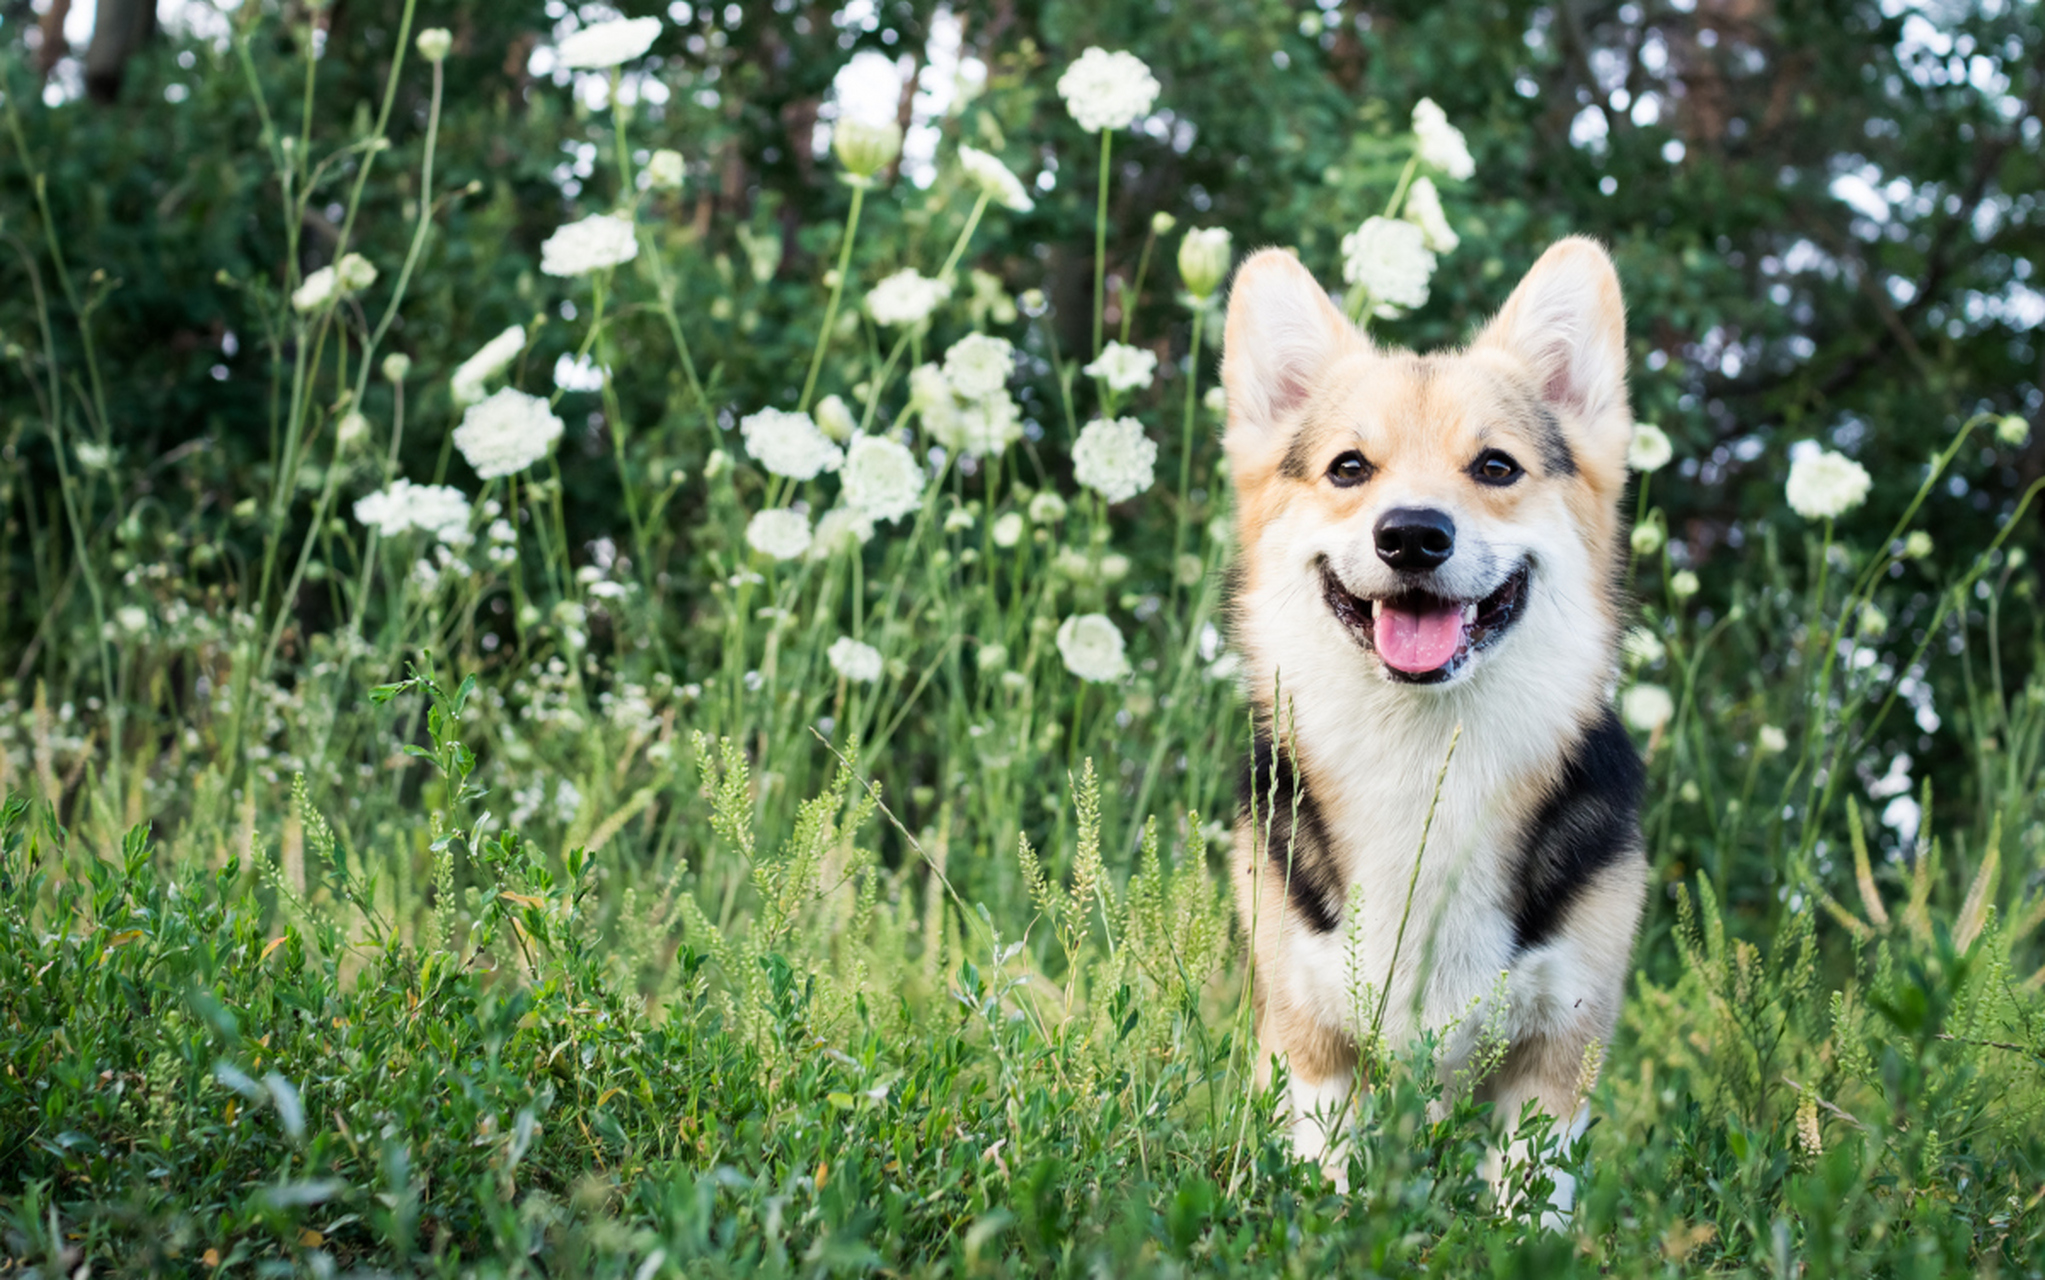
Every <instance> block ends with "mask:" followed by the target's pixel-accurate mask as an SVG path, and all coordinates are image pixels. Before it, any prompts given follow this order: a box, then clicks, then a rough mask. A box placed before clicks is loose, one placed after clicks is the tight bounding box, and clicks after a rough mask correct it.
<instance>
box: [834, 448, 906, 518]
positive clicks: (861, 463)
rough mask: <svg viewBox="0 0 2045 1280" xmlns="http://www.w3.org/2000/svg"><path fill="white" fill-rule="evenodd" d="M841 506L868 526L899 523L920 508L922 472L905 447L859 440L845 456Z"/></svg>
mask: <svg viewBox="0 0 2045 1280" xmlns="http://www.w3.org/2000/svg"><path fill="white" fill-rule="evenodd" d="M843 478H844V481H845V491H844V496H845V505H846V506H848V507H850V508H852V510H853V511H855V512H856V513H858V515H860V516H861V517H863V518H864V519H866V520H867V521H869V522H871V521H874V520H887V521H890V522H893V521H896V520H900V519H901V518H902V517H903V516H906V515H908V514H909V513H910V512H912V511H914V510H916V509H917V508H918V507H920V506H922V505H923V468H922V467H920V466H918V465H917V464H916V455H915V454H913V453H911V452H909V447H908V446H907V445H904V444H901V443H899V442H897V441H894V440H889V439H887V438H886V437H883V436H860V437H859V438H858V439H856V440H854V441H853V442H852V448H851V451H850V452H849V453H847V454H846V456H845V471H844V477H843Z"/></svg>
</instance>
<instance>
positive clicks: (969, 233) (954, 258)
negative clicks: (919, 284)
mask: <svg viewBox="0 0 2045 1280" xmlns="http://www.w3.org/2000/svg"><path fill="white" fill-rule="evenodd" d="M988 198H989V197H988V195H987V193H986V192H984V191H983V192H981V193H980V198H979V199H978V200H975V201H974V202H973V212H972V213H971V214H969V215H968V216H967V218H966V225H965V229H964V230H962V231H960V232H959V238H958V239H957V240H955V241H953V242H952V247H951V255H950V256H949V257H947V258H946V259H945V260H944V266H943V267H942V268H940V269H939V271H938V273H937V278H938V279H940V280H949V279H950V278H951V273H952V272H953V271H955V270H957V269H958V265H959V259H960V258H963V257H964V256H965V255H966V245H967V243H968V242H970V241H971V240H972V238H973V232H974V231H976V230H978V229H979V226H980V217H981V215H982V214H985V213H986V212H987V201H988Z"/></svg>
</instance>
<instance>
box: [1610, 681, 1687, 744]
mask: <svg viewBox="0 0 2045 1280" xmlns="http://www.w3.org/2000/svg"><path fill="white" fill-rule="evenodd" d="M1619 714H1620V715H1622V716H1624V717H1625V718H1626V723H1627V724H1630V725H1632V726H1633V727H1634V728H1636V729H1638V730H1640V731H1641V732H1642V733H1653V732H1654V731H1655V730H1657V729H1659V728H1661V727H1662V726H1663V725H1665V724H1667V723H1668V722H1669V717H1670V716H1673V715H1675V714H1676V700H1675V699H1674V698H1672V697H1670V696H1669V691H1668V690H1667V689H1664V688H1662V687H1661V686H1660V685H1658V684H1637V685H1634V686H1633V687H1632V688H1631V689H1628V690H1627V691H1626V692H1625V693H1624V694H1622V695H1621V696H1620V698H1619Z"/></svg>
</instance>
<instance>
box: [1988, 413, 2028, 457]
mask: <svg viewBox="0 0 2045 1280" xmlns="http://www.w3.org/2000/svg"><path fill="white" fill-rule="evenodd" d="M1995 438H1996V439H1998V440H2000V441H2002V442H2003V443H2004V444H2006V445H2008V446H2009V447H2010V448H2012V449H2020V448H2022V447H2023V445H2024V443H2025V442H2026V441H2027V440H2029V439H2030V438H2031V424H2030V422H2029V421H2028V420H2027V419H2025V417H2024V415H2023V414H2021V413H2006V414H2004V415H2003V416H2002V417H2001V419H1999V420H1998V421H1997V422H1996V424H1995Z"/></svg>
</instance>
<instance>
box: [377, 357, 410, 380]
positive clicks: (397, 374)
mask: <svg viewBox="0 0 2045 1280" xmlns="http://www.w3.org/2000/svg"><path fill="white" fill-rule="evenodd" d="M410 372H412V357H410V356H408V355H406V354H405V353H404V352H402V351H393V352H391V353H390V354H389V355H387V356H385V357H384V358H383V378H384V381H385V382H388V383H391V384H393V385H396V384H397V383H400V382H403V381H404V380H405V375H406V374H408V373H410Z"/></svg>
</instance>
